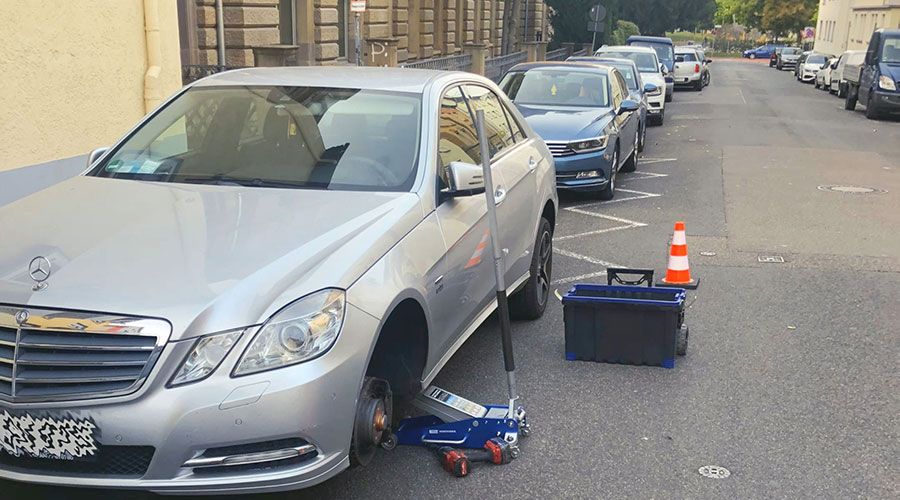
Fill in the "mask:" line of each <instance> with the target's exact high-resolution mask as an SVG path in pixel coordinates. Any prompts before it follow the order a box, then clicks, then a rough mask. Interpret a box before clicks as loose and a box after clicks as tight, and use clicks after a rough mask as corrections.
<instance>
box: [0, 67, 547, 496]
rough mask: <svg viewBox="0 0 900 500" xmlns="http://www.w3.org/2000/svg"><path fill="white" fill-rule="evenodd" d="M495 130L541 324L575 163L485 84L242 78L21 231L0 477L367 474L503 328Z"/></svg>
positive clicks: (2, 212) (38, 211)
mask: <svg viewBox="0 0 900 500" xmlns="http://www.w3.org/2000/svg"><path fill="white" fill-rule="evenodd" d="M476 110H483V111H484V116H485V122H486V123H485V131H486V135H487V137H488V142H489V145H488V146H489V147H488V151H489V152H490V155H491V159H490V161H491V164H492V171H493V176H494V185H495V193H494V194H495V197H496V200H497V211H498V217H499V221H500V232H501V234H500V235H499V236H500V241H502V243H503V253H504V255H505V256H506V257H505V262H504V265H505V273H506V274H505V279H506V283H507V284H508V285H509V290H510V294H511V298H510V300H511V308H512V310H513V312H514V313H515V314H516V315H517V316H519V317H521V318H532V319H533V318H537V317H539V316H540V315H541V314H542V313H543V311H544V307H545V305H546V303H547V297H548V291H549V283H550V279H551V278H550V275H551V268H552V233H553V226H554V222H555V219H556V210H557V208H556V207H557V198H556V191H555V187H554V186H555V176H554V169H553V160H552V157H551V155H550V152H549V151H548V149H547V147H546V145H545V144H544V143H543V142H542V141H541V139H540V138H539V137H538V136H536V135H535V133H534V132H533V131H532V130H531V129H530V128H529V126H528V124H527V123H526V122H525V120H523V119H522V116H521V115H520V114H519V113H518V111H516V109H515V107H514V106H512V105H511V104H510V102H509V101H508V100H507V99H506V97H504V96H503V94H502V93H501V92H500V91H499V89H498V88H497V87H496V86H495V85H494V84H493V83H491V82H490V81H488V80H486V79H484V78H481V77H479V76H475V75H472V74H469V73H450V72H437V71H420V70H410V69H399V68H393V69H389V68H368V69H366V68H321V67H316V68H257V69H246V70H237V71H231V72H226V73H221V74H218V75H215V76H212V77H209V78H205V79H203V80H200V81H198V82H196V83H194V84H192V85H190V86H188V87H186V88H185V89H183V90H182V91H181V92H179V93H178V94H177V95H176V96H174V97H173V98H172V99H170V100H169V101H168V102H167V103H166V104H164V105H163V106H161V107H160V108H159V109H158V110H156V111H155V112H154V113H152V114H151V115H150V116H148V117H147V118H146V119H145V120H143V121H142V122H141V123H140V124H139V125H138V126H137V127H136V128H135V129H133V130H132V131H131V132H130V133H128V134H127V135H126V136H125V137H124V138H123V139H122V140H121V141H120V142H119V143H117V144H116V145H115V146H113V147H112V148H110V149H108V150H107V149H104V150H97V151H95V152H94V153H93V154H92V155H91V160H90V165H89V168H88V170H87V171H86V172H85V173H84V174H82V175H79V176H77V177H75V178H72V179H69V180H67V181H64V182H61V183H59V184H56V185H54V186H52V187H49V188H47V189H44V190H42V191H38V192H37V193H34V194H32V195H30V196H27V197H25V198H22V199H20V200H18V201H16V202H13V203H11V204H9V205H6V206H4V207H2V208H0V233H2V234H3V244H2V246H0V478H6V479H12V480H18V481H27V482H33V483H44V484H60V485H72V486H91V487H111V488H134V489H145V490H152V491H156V492H160V493H173V494H175V493H195V494H199V493H204V494H215V493H237V492H263V491H275V490H284V489H292V488H302V487H306V486H310V485H313V484H316V483H318V482H321V481H324V480H326V479H328V478H330V477H332V476H334V475H335V474H337V473H338V472H340V471H342V470H344V469H346V468H347V467H348V466H349V465H350V464H351V463H353V462H356V463H361V464H365V463H367V462H368V461H370V460H371V459H372V458H373V455H374V453H375V451H376V449H377V448H378V446H379V445H380V444H382V443H383V441H384V439H385V438H386V436H387V433H388V432H389V431H390V426H391V422H392V408H393V405H394V404H396V403H397V402H398V401H401V400H403V399H404V398H407V397H410V396H413V395H415V394H416V393H417V392H419V391H420V390H422V388H423V387H426V386H427V384H428V383H429V382H430V381H431V380H432V379H433V378H434V377H435V375H436V374H437V372H438V371H439V370H440V369H441V367H442V366H443V365H444V363H446V362H447V360H448V359H449V358H450V356H452V355H453V353H454V352H455V351H456V350H457V348H459V346H460V345H461V344H462V343H463V342H464V341H465V340H466V338H467V337H468V336H469V335H471V334H472V333H473V332H474V331H475V330H476V329H477V328H478V326H479V325H480V324H481V323H482V321H484V320H485V318H487V317H488V316H489V315H490V314H491V313H492V311H493V310H494V309H495V307H496V295H495V292H494V273H493V265H494V264H493V259H492V249H491V248H490V245H491V243H490V241H491V239H490V234H489V232H488V223H487V218H486V201H485V196H484V194H483V192H484V182H483V177H482V170H481V167H480V163H481V161H482V158H481V153H480V144H479V142H478V138H477V137H478V136H477V134H476V129H475V126H474V120H473V116H475V111H476Z"/></svg>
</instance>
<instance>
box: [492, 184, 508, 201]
mask: <svg viewBox="0 0 900 500" xmlns="http://www.w3.org/2000/svg"><path fill="white" fill-rule="evenodd" d="M505 199H506V190H505V189H503V187H501V186H497V189H495V190H494V204H495V205H500V204H501V203H503V200H505Z"/></svg>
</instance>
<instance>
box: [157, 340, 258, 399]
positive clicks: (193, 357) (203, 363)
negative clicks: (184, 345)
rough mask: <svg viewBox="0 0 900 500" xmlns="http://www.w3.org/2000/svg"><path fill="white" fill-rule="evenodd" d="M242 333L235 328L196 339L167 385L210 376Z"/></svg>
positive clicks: (196, 380) (195, 380) (194, 380)
mask: <svg viewBox="0 0 900 500" xmlns="http://www.w3.org/2000/svg"><path fill="white" fill-rule="evenodd" d="M242 333H244V331H243V330H235V331H232V332H225V333H218V334H215V335H209V336H206V337H201V338H199V339H197V341H196V342H194V347H193V349H191V352H190V353H189V354H188V355H187V357H186V358H184V361H182V362H181V366H180V367H179V368H178V371H177V372H175V376H173V377H172V380H171V381H169V385H170V386H176V385H182V384H187V383H189V382H199V381H200V380H203V379H205V378H206V377H208V376H210V375H211V374H212V372H214V371H216V368H218V367H219V363H221V362H222V360H223V359H225V356H227V355H228V353H229V352H230V351H231V348H232V347H233V346H234V344H235V342H237V340H238V339H239V338H241V334H242Z"/></svg>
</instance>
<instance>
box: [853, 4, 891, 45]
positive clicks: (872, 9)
mask: <svg viewBox="0 0 900 500" xmlns="http://www.w3.org/2000/svg"><path fill="white" fill-rule="evenodd" d="M878 28H900V0H852V2H851V9H850V37H849V42H848V44H847V49H848V50H861V49H865V48H867V47H868V46H869V38H871V36H872V32H873V31H875V30H876V29H878Z"/></svg>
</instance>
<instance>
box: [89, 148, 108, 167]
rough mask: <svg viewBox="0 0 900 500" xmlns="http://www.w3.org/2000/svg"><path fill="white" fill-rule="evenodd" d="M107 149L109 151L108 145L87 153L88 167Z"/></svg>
mask: <svg viewBox="0 0 900 500" xmlns="http://www.w3.org/2000/svg"><path fill="white" fill-rule="evenodd" d="M107 151H109V148H108V147H105V148H97V149H95V150H93V151H91V154H89V155H88V160H87V166H88V168H90V167H91V165H93V164H94V163H96V162H97V160H99V159H100V157H101V156H103V155H104V154H106V152H107Z"/></svg>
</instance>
